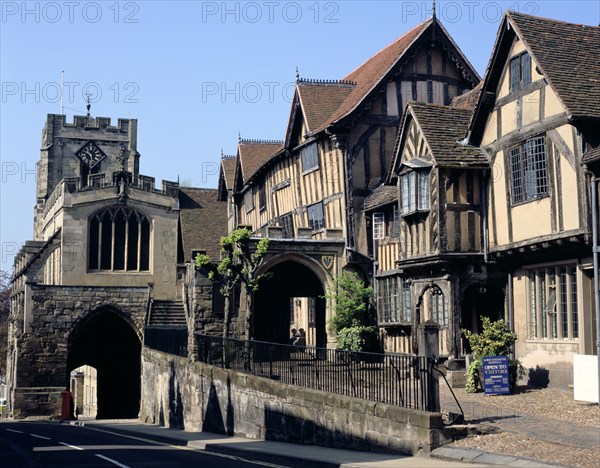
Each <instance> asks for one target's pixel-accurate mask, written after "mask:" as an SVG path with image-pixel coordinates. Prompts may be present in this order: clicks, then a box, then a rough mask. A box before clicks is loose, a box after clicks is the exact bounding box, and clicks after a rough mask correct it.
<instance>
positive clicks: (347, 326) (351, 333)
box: [327, 272, 376, 351]
mask: <svg viewBox="0 0 600 468" xmlns="http://www.w3.org/2000/svg"><path fill="white" fill-rule="evenodd" d="M334 284H335V293H334V294H332V295H330V296H327V297H328V298H330V299H333V300H334V301H335V306H334V309H333V317H332V319H331V320H330V322H329V325H328V327H329V332H330V333H333V334H335V336H336V338H337V340H338V345H339V347H340V349H345V350H349V351H363V350H364V349H365V346H366V344H367V342H368V341H370V340H371V339H372V338H373V337H374V336H375V333H376V329H375V327H373V326H371V325H369V324H368V310H369V300H370V299H371V295H372V294H373V288H370V287H367V286H365V285H364V283H363V281H362V280H361V279H360V277H359V276H358V275H357V274H356V273H352V272H344V273H342V275H341V276H339V277H337V278H336V279H335V282H334Z"/></svg>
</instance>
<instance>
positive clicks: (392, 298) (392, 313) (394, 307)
mask: <svg viewBox="0 0 600 468" xmlns="http://www.w3.org/2000/svg"><path fill="white" fill-rule="evenodd" d="M399 314H400V303H399V298H398V277H396V276H388V277H385V278H379V279H378V280H377V315H378V319H379V323H397V322H399V321H400V316H399Z"/></svg>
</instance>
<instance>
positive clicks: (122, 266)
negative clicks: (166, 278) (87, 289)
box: [88, 207, 151, 271]
mask: <svg viewBox="0 0 600 468" xmlns="http://www.w3.org/2000/svg"><path fill="white" fill-rule="evenodd" d="M150 231H151V224H150V220H149V219H148V218H147V217H146V216H145V215H143V214H141V213H140V212H138V211H136V210H134V209H132V208H128V207H113V208H106V209H104V210H101V211H99V212H97V213H95V214H93V215H92V216H91V218H90V220H89V223H88V243H89V244H88V246H89V247H88V267H89V269H90V270H111V271H148V270H149V269H150Z"/></svg>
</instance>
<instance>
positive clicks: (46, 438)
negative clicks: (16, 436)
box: [29, 434, 50, 440]
mask: <svg viewBox="0 0 600 468" xmlns="http://www.w3.org/2000/svg"><path fill="white" fill-rule="evenodd" d="M29 435H30V436H31V437H37V438H38V439H44V440H50V437H44V436H41V435H37V434H29Z"/></svg>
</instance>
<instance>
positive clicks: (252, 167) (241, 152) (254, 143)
mask: <svg viewBox="0 0 600 468" xmlns="http://www.w3.org/2000/svg"><path fill="white" fill-rule="evenodd" d="M282 148H283V142H282V141H264V140H241V141H240V143H239V145H238V158H239V160H240V167H241V170H242V173H241V174H240V175H241V177H242V183H246V182H247V181H248V180H250V179H251V178H252V176H253V175H254V174H255V173H256V172H257V171H258V170H259V169H260V168H261V167H262V166H263V165H264V164H265V163H266V162H267V161H268V160H269V159H271V157H272V156H274V155H275V154H276V153H278V152H279V151H280V150H281V149H282Z"/></svg>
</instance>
